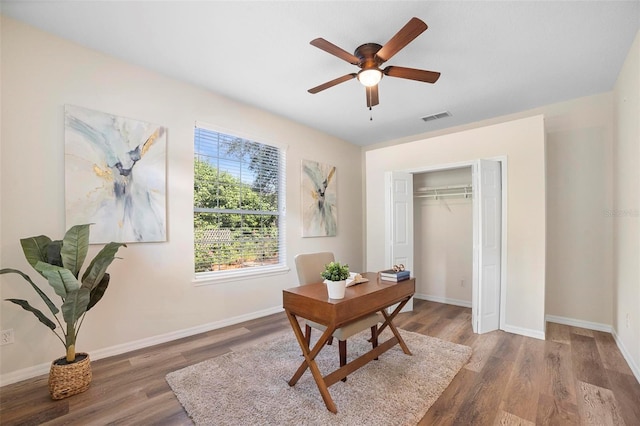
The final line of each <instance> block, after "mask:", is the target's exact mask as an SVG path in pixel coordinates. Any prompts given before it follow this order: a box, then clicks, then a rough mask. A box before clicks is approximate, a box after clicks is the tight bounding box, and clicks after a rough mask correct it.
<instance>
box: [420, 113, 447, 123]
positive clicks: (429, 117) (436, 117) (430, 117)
mask: <svg viewBox="0 0 640 426" xmlns="http://www.w3.org/2000/svg"><path fill="white" fill-rule="evenodd" d="M445 117H451V113H450V112H449V111H443V112H439V113H437V114H433V115H426V116H424V117H422V119H423V120H424V121H433V120H439V119H441V118H445Z"/></svg>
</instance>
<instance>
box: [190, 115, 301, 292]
mask: <svg viewBox="0 0 640 426" xmlns="http://www.w3.org/2000/svg"><path fill="white" fill-rule="evenodd" d="M198 129H201V130H208V131H212V132H216V133H220V134H224V135H227V136H231V137H237V138H241V139H244V140H248V141H250V142H255V143H259V144H262V145H268V146H271V147H273V148H276V149H278V151H279V164H278V258H279V262H278V263H277V264H275V265H266V266H254V267H250V268H240V269H235V270H222V271H206V272H195V266H196V263H195V261H196V253H195V223H194V220H195V216H193V215H194V214H195V213H196V210H197V209H198V207H196V205H195V193H193V192H192V196H191V203H192V226H193V231H192V233H191V236H192V244H191V247H192V248H193V253H192V256H191V265H192V268H193V269H192V270H193V280H192V282H193V284H194V285H195V286H202V285H210V284H220V283H226V282H233V281H241V280H247V279H252V278H264V277H269V276H274V275H281V274H286V273H288V272H289V271H290V268H289V266H288V265H287V255H286V199H287V197H286V190H287V179H286V166H287V162H286V153H287V150H288V146H286V145H283V144H279V143H273V142H271V141H270V140H268V138H264V137H260V136H256V135H249V134H247V133H245V132H239V131H236V130H231V129H226V128H222V127H219V126H215V125H211V124H208V123H203V122H198V121H197V122H196V123H195V125H194V129H193V140H192V143H193V145H192V147H193V155H192V157H191V158H192V176H193V182H194V183H195V158H196V156H197V155H198V153H197V152H196V147H195V144H196V131H197V130H198ZM192 188H193V185H192ZM247 214H251V211H248V213H247Z"/></svg>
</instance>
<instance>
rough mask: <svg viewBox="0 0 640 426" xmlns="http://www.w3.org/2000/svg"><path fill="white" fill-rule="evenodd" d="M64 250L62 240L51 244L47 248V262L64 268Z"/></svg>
mask: <svg viewBox="0 0 640 426" xmlns="http://www.w3.org/2000/svg"><path fill="white" fill-rule="evenodd" d="M61 250H62V240H55V241H51V243H49V246H48V247H47V260H45V262H47V263H48V264H49V265H55V266H60V267H62V256H61V255H60V251H61Z"/></svg>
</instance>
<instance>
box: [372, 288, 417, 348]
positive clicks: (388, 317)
mask: <svg viewBox="0 0 640 426" xmlns="http://www.w3.org/2000/svg"><path fill="white" fill-rule="evenodd" d="M409 299H410V297H409V298H407V299H405V300H403V301H402V302H400V304H399V305H398V306H397V307H396V309H394V311H393V312H392V313H391V315H389V314H388V313H387V312H386V311H385V310H384V309H383V310H381V311H380V312H381V313H382V316H383V317H384V319H385V321H384V324H382V325H381V326H380V328H379V329H378V334H380V332H381V331H382V330H384V328H385V327H386V326H387V325H388V326H389V328H390V329H391V332H392V333H393V335H394V336H396V338H397V339H398V343H399V344H400V347H401V348H402V351H403V352H404V353H405V354H407V355H413V354H412V353H411V351H410V350H409V347H408V346H407V344H406V343H405V342H404V340H403V339H402V336H400V333H399V332H398V329H397V328H396V326H395V325H394V324H393V319H394V318H395V317H396V315H398V314H399V313H400V310H402V308H404V305H406V304H407V302H408V301H409Z"/></svg>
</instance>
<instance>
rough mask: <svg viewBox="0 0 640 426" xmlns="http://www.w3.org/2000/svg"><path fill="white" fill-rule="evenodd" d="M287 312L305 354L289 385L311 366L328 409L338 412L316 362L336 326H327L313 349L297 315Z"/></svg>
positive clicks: (292, 384)
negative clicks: (303, 332) (305, 336)
mask: <svg viewBox="0 0 640 426" xmlns="http://www.w3.org/2000/svg"><path fill="white" fill-rule="evenodd" d="M285 312H286V313H287V318H289V322H290V323H291V328H293V333H294V334H295V335H296V339H297V340H298V344H299V345H300V349H302V355H303V356H304V361H303V362H302V364H300V367H298V370H297V371H296V372H295V374H294V375H293V377H292V378H291V380H289V386H294V385H295V384H296V383H298V380H300V377H302V374H304V372H305V371H306V370H307V368H309V370H311V375H312V376H313V379H314V380H315V381H316V385H317V386H318V390H319V391H320V395H321V396H322V399H323V401H324V404H325V405H326V406H327V409H328V410H329V411H331V412H332V413H334V414H335V413H337V412H338V408H337V407H336V404H335V403H334V402H333V399H332V398H331V395H330V394H329V389H328V388H327V385H326V383H325V381H324V378H323V377H322V373H321V372H320V369H319V368H318V364H316V362H315V357H316V356H317V355H318V353H319V352H320V350H321V349H322V348H323V347H324V345H325V344H326V343H327V341H328V340H329V338H330V337H331V336H332V335H333V332H334V331H335V327H327V329H326V330H325V331H324V333H322V336H320V339H318V341H317V342H316V344H315V346H314V347H313V349H311V350H310V349H309V345H308V344H307V341H306V339H305V338H304V335H303V334H302V330H301V329H300V324H299V323H298V320H297V319H296V316H295V315H294V314H292V313H291V312H289V311H287V310H285Z"/></svg>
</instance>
